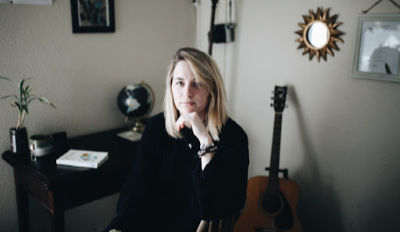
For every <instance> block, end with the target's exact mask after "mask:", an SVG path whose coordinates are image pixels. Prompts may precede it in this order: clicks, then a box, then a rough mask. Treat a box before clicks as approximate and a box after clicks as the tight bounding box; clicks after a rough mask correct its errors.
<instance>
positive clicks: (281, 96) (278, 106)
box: [271, 86, 287, 112]
mask: <svg viewBox="0 0 400 232" xmlns="http://www.w3.org/2000/svg"><path fill="white" fill-rule="evenodd" d="M273 93H274V96H273V97H272V99H273V100H274V102H273V103H272V104H271V106H273V107H274V110H275V112H283V109H285V102H286V94H287V86H275V90H274V91H273Z"/></svg>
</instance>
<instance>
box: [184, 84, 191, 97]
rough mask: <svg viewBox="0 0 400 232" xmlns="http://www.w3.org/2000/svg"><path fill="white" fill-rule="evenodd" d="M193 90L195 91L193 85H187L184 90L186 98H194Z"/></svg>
mask: <svg viewBox="0 0 400 232" xmlns="http://www.w3.org/2000/svg"><path fill="white" fill-rule="evenodd" d="M192 90H193V88H192V86H191V85H186V86H185V88H184V94H185V97H192V94H193V91H192Z"/></svg>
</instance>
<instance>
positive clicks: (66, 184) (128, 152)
mask: <svg viewBox="0 0 400 232" xmlns="http://www.w3.org/2000/svg"><path fill="white" fill-rule="evenodd" d="M124 130H126V128H124V129H115V130H109V131H103V132H98V133H93V134H89V135H83V136H78V137H75V138H71V139H68V140H67V139H65V136H64V139H56V143H55V144H57V147H56V151H55V152H54V153H53V154H49V155H46V156H43V157H41V158H38V159H37V161H35V162H32V161H31V160H30V158H29V155H28V154H14V153H12V152H10V151H6V152H4V153H3V154H2V157H3V159H4V160H5V161H6V162H7V163H8V164H10V165H11V166H12V167H13V168H14V178H15V188H16V195H17V207H18V219H19V231H20V232H27V231H29V208H28V206H29V204H28V203H29V202H28V193H29V194H31V195H32V196H33V197H35V198H36V199H38V200H39V201H40V202H41V203H42V205H43V206H44V207H45V208H47V210H48V211H49V212H50V215H51V229H52V231H54V232H63V231H64V211H65V210H67V209H70V208H73V207H76V206H79V205H82V204H85V203H89V202H91V201H94V200H97V199H100V198H103V197H105V196H108V195H111V194H114V193H117V192H119V191H120V189H121V187H122V184H123V183H124V181H125V178H126V177H127V175H128V172H129V170H130V169H131V167H132V164H133V161H134V156H135V154H136V147H137V142H130V141H128V140H125V139H123V138H120V137H119V136H117V133H118V132H121V131H124ZM61 137H63V136H61ZM62 140H63V141H62ZM69 148H74V149H85V150H98V151H108V152H109V154H108V155H109V158H108V160H107V161H106V162H105V163H103V164H102V165H101V166H100V167H99V168H98V169H87V168H75V167H67V166H57V165H56V163H55V160H56V159H57V158H58V157H59V156H60V155H62V154H63V153H65V152H66V151H67V150H68V149H69Z"/></svg>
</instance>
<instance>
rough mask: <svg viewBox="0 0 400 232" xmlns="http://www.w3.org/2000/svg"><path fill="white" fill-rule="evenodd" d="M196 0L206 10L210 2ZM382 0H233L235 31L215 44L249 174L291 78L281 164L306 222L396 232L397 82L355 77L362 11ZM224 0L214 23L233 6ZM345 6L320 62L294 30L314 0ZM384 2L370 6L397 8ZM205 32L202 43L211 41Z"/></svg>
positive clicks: (261, 156)
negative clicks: (337, 34)
mask: <svg viewBox="0 0 400 232" xmlns="http://www.w3.org/2000/svg"><path fill="white" fill-rule="evenodd" d="M202 2H203V3H204V2H205V3H204V5H207V4H208V5H207V6H201V7H200V8H199V9H200V11H201V13H200V14H199V15H203V22H204V21H206V20H207V19H209V9H210V4H209V1H202ZM375 2H376V0H352V1H348V0H337V1H331V0H301V1H292V0H280V1H265V0H236V3H237V9H236V19H237V21H236V22H237V24H238V26H237V31H236V35H237V40H236V41H235V42H234V43H232V44H227V45H215V46H214V51H213V54H214V57H216V59H217V60H218V62H219V64H220V65H221V66H222V69H223V70H224V74H225V82H226V85H227V88H228V95H229V96H230V98H229V100H230V104H229V106H230V112H231V115H232V116H233V117H234V118H235V119H236V120H237V121H238V122H239V124H241V125H242V126H243V127H244V129H245V130H246V131H247V134H248V136H249V142H250V159H251V164H250V173H249V175H250V176H254V175H261V174H266V173H265V171H264V170H263V169H264V167H265V166H268V165H269V158H270V151H271V141H272V125H273V117H274V112H273V110H272V108H271V107H269V103H270V99H269V98H270V96H271V90H272V89H273V87H274V85H276V84H287V85H289V86H290V90H289V91H290V94H289V97H288V101H287V104H288V106H289V107H288V108H287V109H285V111H284V113H283V128H282V142H281V145H282V146H281V167H284V168H288V169H289V176H290V177H291V178H292V179H294V180H295V181H296V182H297V183H298V184H299V186H300V188H301V195H300V203H299V204H300V205H299V214H300V219H301V220H302V223H303V226H304V231H335V232H337V231H348V232H350V231H393V230H394V228H397V222H396V221H397V216H396V215H397V214H398V213H397V211H398V208H399V207H400V200H399V199H398V196H399V192H400V187H399V184H398V183H399V182H400V171H399V168H398V166H399V164H400V156H399V151H400V143H399V139H400V123H399V121H398V120H399V118H400V104H399V103H398V102H397V101H398V100H400V83H390V82H382V81H372V80H363V79H353V78H352V77H351V70H352V62H353V47H354V39H355V30H356V23H357V15H358V14H360V13H361V11H362V10H365V9H367V8H369V7H370V6H371V5H372V4H373V3H375ZM225 3H226V0H223V1H220V6H221V8H219V12H217V16H216V18H217V23H219V22H223V20H224V19H225V12H226V10H225V9H223V7H222V6H223V5H224V4H225ZM319 6H322V7H324V8H327V7H330V8H331V15H332V14H338V15H339V17H338V21H340V22H343V25H341V26H340V27H339V29H340V30H342V31H343V32H345V35H343V37H342V38H343V39H344V43H339V44H338V46H339V48H340V51H335V56H334V57H332V56H328V61H327V62H325V61H321V62H320V63H318V62H317V61H316V60H315V58H314V59H313V60H312V61H309V60H308V57H307V56H303V55H302V52H303V50H297V46H298V43H297V42H295V40H296V39H297V38H298V35H296V34H295V33H294V32H295V31H297V30H299V29H300V27H299V26H298V25H297V23H299V22H303V19H302V15H308V10H309V9H313V10H314V11H315V10H316V8H317V7H319ZM399 11H400V9H397V8H396V7H395V6H394V5H393V4H392V3H390V2H389V1H383V2H382V3H380V4H379V5H378V6H377V7H375V8H374V9H373V10H371V12H370V13H399ZM205 24H207V23H203V24H201V25H200V27H201V28H202V31H201V32H200V33H201V35H202V36H204V39H203V40H201V41H198V45H199V46H200V47H202V48H203V49H205V50H206V48H207V43H206V42H205V39H206V37H205V35H206V34H205V31H206V30H208V24H207V25H205Z"/></svg>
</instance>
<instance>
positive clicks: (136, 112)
mask: <svg viewBox="0 0 400 232" xmlns="http://www.w3.org/2000/svg"><path fill="white" fill-rule="evenodd" d="M117 104H118V108H119V110H120V111H121V112H122V114H123V115H125V116H126V118H127V119H128V120H129V121H131V122H133V123H134V127H133V130H134V131H137V132H141V131H143V129H144V124H143V123H142V122H141V120H142V119H144V118H145V117H147V116H148V115H149V114H150V112H151V110H152V109H153V105H154V93H153V90H152V89H151V87H150V86H149V85H148V84H146V83H144V82H142V83H140V84H129V85H127V86H125V87H124V88H122V89H121V91H120V92H119V94H118V97H117Z"/></svg>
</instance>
